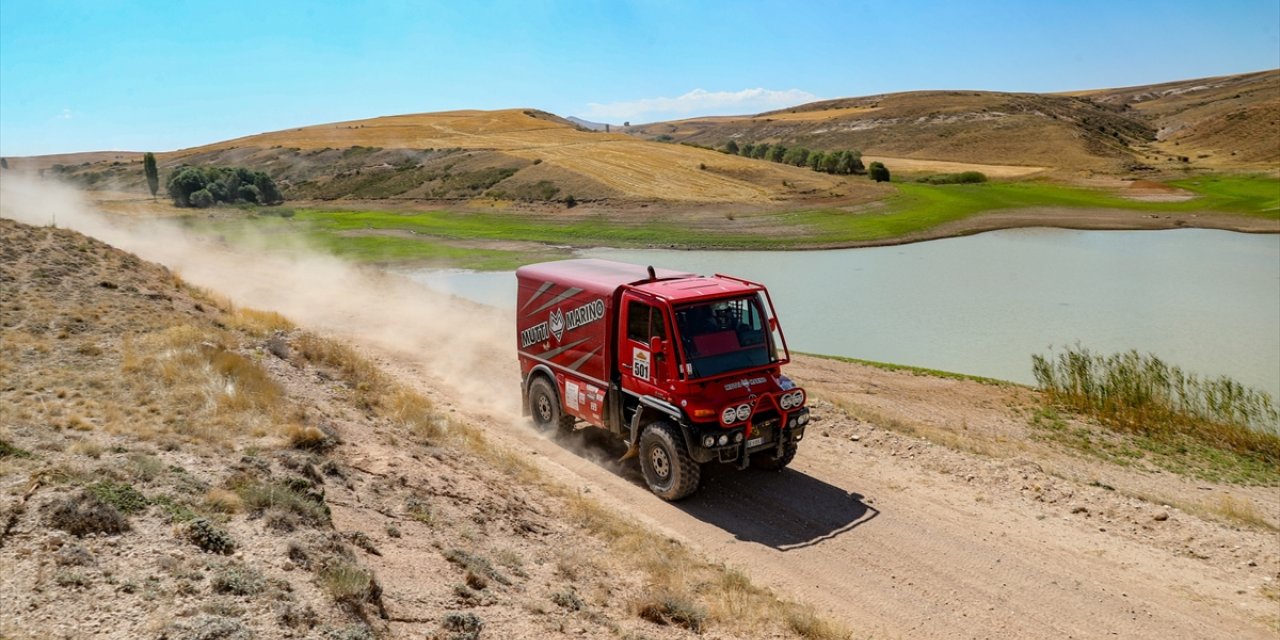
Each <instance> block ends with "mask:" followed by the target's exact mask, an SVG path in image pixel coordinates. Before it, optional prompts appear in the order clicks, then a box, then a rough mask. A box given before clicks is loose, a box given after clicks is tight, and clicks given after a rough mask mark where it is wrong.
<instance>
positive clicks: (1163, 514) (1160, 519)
mask: <svg viewBox="0 0 1280 640" xmlns="http://www.w3.org/2000/svg"><path fill="white" fill-rule="evenodd" d="M1168 519H1169V514H1168V513H1166V512H1164V511H1161V512H1160V513H1157V514H1156V515H1155V521H1156V522H1164V521H1165V520H1168Z"/></svg>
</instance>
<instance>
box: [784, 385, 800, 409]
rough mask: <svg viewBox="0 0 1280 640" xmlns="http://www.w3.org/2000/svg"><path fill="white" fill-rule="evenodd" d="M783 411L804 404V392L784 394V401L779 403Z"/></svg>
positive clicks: (797, 391) (796, 391)
mask: <svg viewBox="0 0 1280 640" xmlns="http://www.w3.org/2000/svg"><path fill="white" fill-rule="evenodd" d="M779 404H781V405H782V408H783V409H791V408H793V407H799V406H800V405H802V404H804V391H801V390H799V389H797V390H795V391H792V392H790V393H784V394H782V401H781V402H780V403H779Z"/></svg>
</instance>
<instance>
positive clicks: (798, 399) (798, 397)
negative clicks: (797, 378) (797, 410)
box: [793, 390, 804, 407]
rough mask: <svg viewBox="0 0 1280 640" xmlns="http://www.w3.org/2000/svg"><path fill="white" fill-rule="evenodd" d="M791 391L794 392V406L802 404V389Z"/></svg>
mask: <svg viewBox="0 0 1280 640" xmlns="http://www.w3.org/2000/svg"><path fill="white" fill-rule="evenodd" d="M793 393H795V394H796V406H797V407H798V406H800V405H802V404H804V390H800V391H794V392H793Z"/></svg>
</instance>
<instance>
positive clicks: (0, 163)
mask: <svg viewBox="0 0 1280 640" xmlns="http://www.w3.org/2000/svg"><path fill="white" fill-rule="evenodd" d="M8 168H9V161H8V160H6V159H4V158H0V169H8ZM155 193H156V192H155V191H152V192H151V194H152V195H155Z"/></svg>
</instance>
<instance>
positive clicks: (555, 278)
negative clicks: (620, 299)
mask: <svg viewBox="0 0 1280 640" xmlns="http://www.w3.org/2000/svg"><path fill="white" fill-rule="evenodd" d="M654 275H656V276H657V277H658V278H659V279H667V278H690V277H696V276H697V274H695V273H688V272H684V271H673V270H671V269H654ZM516 276H517V277H519V278H528V279H530V280H543V281H546V282H556V283H559V284H563V285H567V286H571V287H577V288H579V289H583V290H586V291H592V292H597V293H612V292H613V291H615V290H617V288H618V287H621V286H622V285H624V284H635V283H639V282H646V281H648V280H649V270H648V268H647V267H644V266H642V265H638V264H629V263H626V262H615V261H613V260H600V259H597V258H579V259H576V260H557V261H555V262H539V263H537V264H530V265H525V266H523V267H520V268H519V269H517V270H516Z"/></svg>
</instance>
